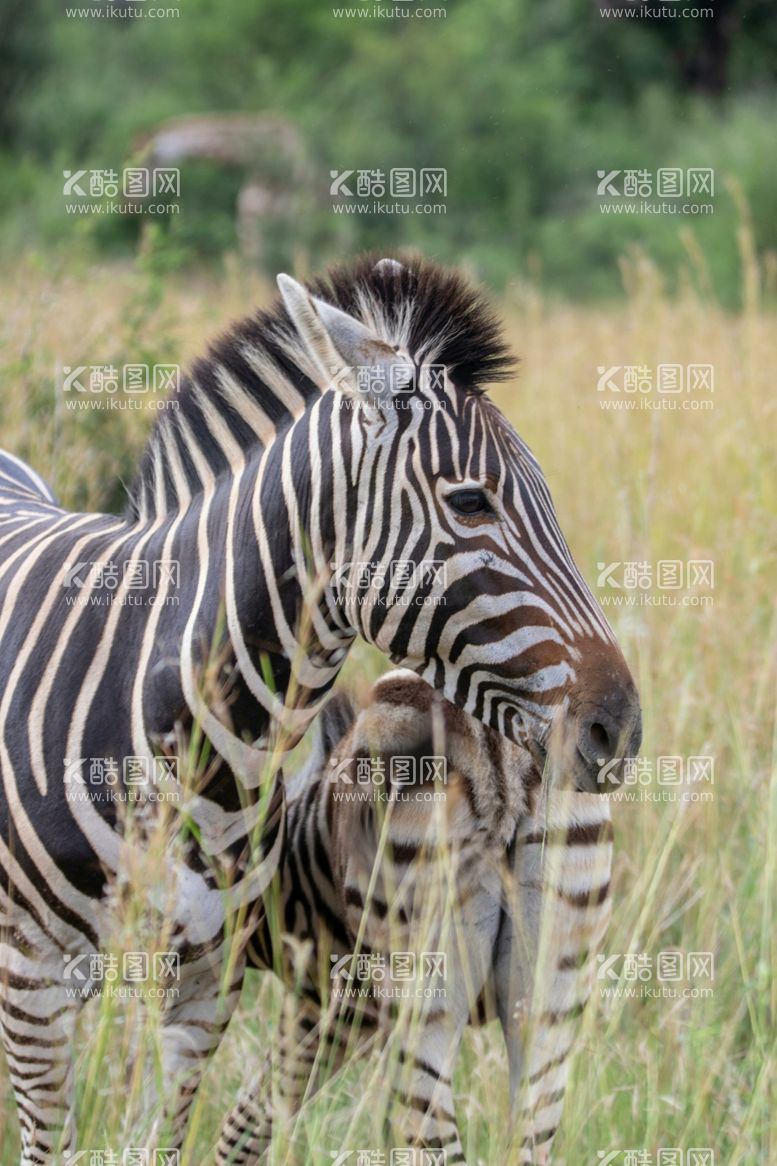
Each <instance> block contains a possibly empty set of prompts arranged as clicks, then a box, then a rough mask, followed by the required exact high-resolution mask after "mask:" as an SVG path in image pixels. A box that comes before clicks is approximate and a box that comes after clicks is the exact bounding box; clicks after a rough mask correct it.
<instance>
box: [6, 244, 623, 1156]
mask: <svg viewBox="0 0 777 1166" xmlns="http://www.w3.org/2000/svg"><path fill="white" fill-rule="evenodd" d="M280 284H281V290H282V293H283V296H282V299H283V302H282V303H280V302H279V303H277V304H276V305H275V306H274V307H273V308H272V309H271V310H270V311H269V312H266V313H260V314H259V315H257V316H255V317H254V318H253V319H251V320H249V321H246V322H244V323H243V324H240V325H238V326H237V327H236V328H235V329H234V330H233V331H232V332H231V333H230V334H229V335H228V336H227V337H226V338H225V339H224V340H222V341H221V342H220V343H219V344H217V345H216V346H215V347H214V348H213V349H212V351H211V352H210V354H209V356H208V357H207V358H206V359H204V360H202V361H200V362H198V363H197V364H195V366H194V368H193V371H192V374H191V376H190V377H188V378H187V379H185V380H184V381H183V383H182V385H181V387H180V388H179V390H178V391H177V392H176V394H175V395H174V397H173V399H172V400H171V402H170V406H171V407H170V409H169V410H168V411H167V412H166V413H165V414H164V415H163V416H162V419H161V420H160V421H159V423H158V424H157V426H156V428H155V430H154V432H153V433H152V435H151V438H150V440H149V443H148V447H147V450H146V453H145V455H144V459H143V463H142V466H141V470H140V473H139V477H138V480H137V482H136V483H135V485H134V487H133V489H132V492H131V500H130V505H129V507H128V509H127V512H126V514H124V515H123V516H120V517H116V516H111V515H100V514H73V513H69V512H67V511H65V510H63V509H62V508H61V507H59V506H58V505H57V504H56V503H55V502H54V500H53V497H52V495H51V494H50V492H49V491H48V489H47V488H46V487H45V486H43V485H42V484H41V483H40V482H39V481H38V480H37V476H36V475H35V474H34V473H33V471H31V470H28V469H27V468H26V467H24V466H23V465H20V463H19V462H18V460H17V459H15V458H13V457H11V456H7V457H4V458H3V460H2V462H1V463H0V472H1V476H0V777H1V778H2V799H1V802H0V824H1V826H2V829H0V875H1V878H2V887H3V894H4V927H3V932H2V936H0V941H1V942H2V947H1V948H0V969H2V983H3V992H4V1013H3V1018H4V1033H5V1046H6V1050H7V1052H8V1056H9V1061H10V1064H11V1068H12V1076H13V1082H14V1088H15V1092H16V1097H17V1102H18V1104H19V1110H20V1114H21V1116H22V1132H23V1162H24V1163H27V1164H30V1163H43V1162H47V1161H49V1160H50V1158H51V1154H52V1152H53V1147H54V1146H56V1145H57V1144H61V1146H62V1148H71V1147H72V1146H73V1144H74V1135H73V1133H72V1122H71V1119H70V1111H71V1102H72V1090H71V1081H70V1079H69V1076H68V1073H67V1071H66V1065H67V1064H69V1061H68V1056H69V1053H68V1051H67V1050H68V1048H69V1044H68V1042H69V1039H70V1033H71V1030H72V1022H73V1017H74V1014H75V1012H76V1010H77V1008H78V1001H73V1000H72V999H71V998H70V997H68V996H67V994H66V985H65V984H64V983H63V980H62V967H63V963H64V959H63V957H64V956H65V955H67V956H69V957H71V958H72V957H76V956H78V955H80V954H88V953H93V952H98V951H100V950H102V949H103V947H105V945H106V944H108V942H109V937H110V935H111V933H112V929H115V925H116V910H115V909H114V907H113V904H114V901H115V899H116V896H111V894H110V891H111V889H112V888H113V887H114V886H115V884H116V878H117V874H118V873H119V872H121V871H126V869H127V868H128V867H129V866H130V865H131V864H130V863H129V862H128V860H129V859H130V858H131V859H132V861H133V863H135V864H137V855H138V853H141V854H145V853H147V852H148V853H150V852H151V848H150V844H149V841H148V840H149V838H150V837H151V836H152V834H153V833H154V831H156V830H159V829H164V830H168V831H169V834H170V838H169V843H168V846H167V849H166V853H167V856H168V857H167V862H166V865H165V869H164V870H163V871H160V872H159V873H158V876H157V877H158V878H159V881H160V885H163V886H164V887H165V889H166V891H168V892H169V902H168V903H166V907H165V916H166V918H167V920H168V922H169V923H170V927H171V930H172V934H173V935H174V937H175V945H176V947H177V949H178V950H179V951H180V953H181V960H182V973H181V975H182V983H181V985H180V996H179V998H178V1000H177V1002H176V1003H175V1005H172V1006H171V1007H170V1008H169V1010H168V1012H167V1014H166V1017H165V1019H166V1023H165V1025H164V1031H163V1036H162V1042H163V1048H162V1063H163V1067H164V1072H165V1080H166V1081H168V1082H170V1083H171V1088H170V1095H169V1097H168V1098H166V1100H165V1108H164V1113H163V1115H162V1116H161V1117H160V1122H162V1123H163V1124H165V1123H166V1125H167V1126H168V1127H169V1126H170V1125H172V1133H171V1135H170V1138H169V1141H170V1144H174V1143H175V1141H176V1140H180V1138H181V1136H182V1131H183V1128H184V1123H185V1119H186V1116H187V1112H188V1107H189V1102H190V1099H191V1095H192V1093H193V1091H194V1089H195V1087H196V1084H197V1081H198V1080H199V1076H200V1074H201V1071H202V1067H203V1063H204V1060H205V1058H206V1057H207V1055H208V1054H209V1053H210V1052H211V1051H212V1050H213V1049H214V1048H215V1047H216V1045H217V1044H218V1041H219V1039H220V1035H221V1032H222V1030H223V1027H224V1025H225V1024H226V1022H227V1020H228V1018H229V1015H230V1013H231V1011H232V1009H233V1008H234V1004H235V1002H236V1000H237V996H238V992H239V988H240V983H241V978H242V968H243V957H242V955H238V958H237V959H236V960H235V961H234V962H233V963H231V964H230V965H229V966H230V967H232V968H233V975H232V982H231V984H230V985H229V986H228V990H227V992H226V993H221V994H220V993H219V977H220V974H221V970H222V968H223V966H224V962H225V957H226V945H227V940H226V938H225V936H226V935H227V933H228V932H229V929H230V921H231V920H232V919H233V917H234V915H235V912H236V911H237V910H238V909H241V908H243V909H245V910H247V911H248V918H249V922H250V921H251V919H252V913H258V912H259V909H260V908H259V901H260V896H261V893H262V891H263V890H264V888H265V887H266V885H267V883H268V881H269V879H270V878H271V877H272V874H273V871H274V870H275V868H276V866H277V862H278V858H279V854H280V847H281V842H282V832H283V791H282V787H281V785H280V784H279V782H278V781H277V779H276V774H277V771H278V768H279V766H280V764H281V762H282V759H283V757H284V756H285V754H286V752H287V751H288V749H290V748H291V747H292V746H293V745H294V744H295V742H296V741H297V740H299V738H300V737H301V735H302V734H303V733H304V731H305V729H306V727H307V726H308V725H309V724H310V722H311V720H312V719H313V718H314V717H315V716H316V714H317V713H318V712H319V710H320V709H321V708H322V707H323V705H324V703H325V701H326V699H327V697H328V693H329V690H330V688H331V686H332V684H333V683H334V680H335V678H336V676H337V674H338V672H339V670H340V668H341V666H342V663H343V661H344V659H345V656H346V654H347V652H348V650H349V648H350V646H351V644H352V643H353V641H354V639H355V638H356V636H357V635H360V634H361V635H362V636H364V637H365V638H366V639H367V640H368V641H369V642H370V643H372V644H374V645H376V646H377V647H378V648H380V649H382V650H383V651H384V652H385V653H386V655H387V656H389V657H390V658H391V659H392V660H393V661H395V662H396V663H398V664H401V665H404V666H406V667H410V668H412V669H413V670H414V671H416V672H418V673H421V674H422V675H423V676H424V677H425V678H426V679H427V680H428V681H429V682H430V683H431V684H432V685H433V686H434V687H436V688H439V689H440V690H441V691H443V692H444V694H445V695H446V696H447V697H449V698H450V699H451V700H453V701H454V703H456V704H457V705H459V706H460V707H461V708H463V709H465V710H466V711H468V712H471V713H473V714H474V715H475V716H476V717H478V718H479V719H481V720H483V721H485V722H487V723H488V724H490V725H491V726H492V727H493V728H494V729H496V730H497V731H499V732H502V733H504V734H506V735H507V736H509V737H512V738H513V739H514V740H516V741H518V742H522V743H524V744H525V745H526V746H527V747H528V748H530V749H532V750H534V751H535V753H536V755H537V756H538V757H539V758H540V759H542V758H544V757H545V755H546V754H548V753H549V756H550V758H551V760H553V763H554V764H557V765H563V767H564V771H565V772H569V773H573V774H574V779H575V781H576V782H577V783H578V784H579V785H580V786H581V787H585V788H588V787H590V785H591V783H592V782H593V780H594V778H593V775H594V774H595V771H596V768H597V764H598V763H597V758H598V757H599V755H600V754H602V753H603V754H604V755H605V756H608V757H609V756H615V755H617V754H618V753H619V752H620V751H621V750H622V746H623V744H624V742H627V741H628V740H629V738H633V737H634V735H635V734H637V733H638V716H639V714H638V707H637V702H636V694H635V691H634V686H633V683H632V681H631V678H630V676H629V673H628V669H627V668H626V665H625V662H624V661H623V658H622V656H621V654H620V652H619V650H618V648H617V645H616V644H615V642H614V640H613V638H612V635H611V633H610V631H609V628H608V627H607V624H606V622H605V621H604V619H603V616H602V614H601V612H600V611H599V609H598V607H597V605H596V603H595V602H594V600H593V599H592V597H591V595H590V593H589V592H588V590H587V588H586V587H585V584H584V583H583V581H582V579H581V577H580V575H579V574H578V572H577V570H576V568H575V566H574V564H573V563H572V560H571V558H570V555H569V551H568V549H567V547H566V544H565V542H564V540H563V537H562V535H561V533H560V531H559V528H558V525H557V522H556V519H555V516H554V513H553V509H552V505H551V503H550V499H549V496H548V493H547V489H546V487H545V485H544V483H543V481H542V478H541V475H540V472H539V469H538V467H537V464H536V462H535V461H534V459H533V458H532V457H531V455H530V454H529V452H528V450H527V449H526V447H525V446H524V445H523V443H522V442H521V441H520V439H519V438H518V437H517V435H516V434H515V433H514V431H513V430H512V429H511V427H510V426H509V425H508V424H507V422H506V421H505V420H504V418H503V417H502V416H501V414H499V412H498V411H497V410H496V408H495V407H494V406H493V405H492V404H491V403H490V402H489V401H488V400H487V398H486V397H485V396H484V395H483V394H482V393H481V391H480V385H481V383H482V382H483V381H484V380H486V379H489V378H492V377H494V376H498V375H500V374H502V373H504V371H505V368H506V365H507V357H506V353H505V349H504V347H503V345H502V342H501V340H500V339H499V335H498V329H497V326H496V323H495V321H494V319H493V317H492V316H491V315H490V314H489V312H488V310H487V309H486V308H485V307H484V305H483V303H482V301H481V299H480V297H479V296H478V295H477V294H476V293H474V292H473V291H472V290H471V289H469V288H467V287H466V286H465V285H464V284H463V283H462V281H461V280H460V279H459V277H457V276H456V275H454V274H451V273H446V272H444V271H441V270H440V269H439V268H437V267H434V266H432V265H430V264H425V263H423V262H414V263H410V264H408V265H407V266H400V265H399V264H397V263H395V262H393V261H385V262H382V263H378V264H375V262H374V261H373V260H367V261H361V262H358V263H356V264H353V265H351V266H350V267H347V268H343V269H340V270H338V271H336V272H334V273H333V274H332V276H331V277H330V278H329V279H328V280H326V281H321V282H319V283H318V284H316V285H315V286H314V288H313V293H311V292H310V291H308V290H306V289H304V288H303V287H302V286H301V285H299V284H297V283H296V282H295V281H294V280H291V279H289V278H288V277H282V278H281V279H280ZM431 364H435V365H442V366H444V368H445V376H444V378H443V380H442V382H441V383H440V382H439V381H438V380H437V379H435V378H433V377H432V375H431V369H430V365H431ZM364 365H368V366H374V365H378V366H381V367H384V368H387V367H388V366H389V365H391V366H396V365H399V366H400V368H401V370H404V374H406V375H407V377H409V378H411V379H412V388H411V391H410V392H409V393H407V394H406V395H405V396H404V397H403V401H404V403H405V404H406V405H408V406H409V407H406V408H399V406H398V402H397V401H394V400H393V398H392V407H390V408H386V407H385V404H386V402H385V400H383V399H381V400H378V398H377V395H376V394H375V393H361V392H360V391H359V390H358V388H357V387H356V385H355V384H354V369H355V368H356V367H358V366H364ZM335 386H336V387H335ZM394 406H396V407H394ZM427 406H431V407H427ZM462 492H463V495H464V497H465V500H466V499H468V501H467V502H466V507H465V510H466V512H465V513H462V512H461V505H462V502H461V499H462ZM473 496H474V498H475V512H474V513H473V512H472V510H471V506H470V504H471V502H472V498H473ZM481 502H482V506H481ZM397 559H405V560H409V561H410V562H411V563H413V564H419V563H422V562H425V561H429V560H433V561H435V562H442V563H444V565H445V568H446V570H445V578H444V579H443V580H442V581H440V580H439V579H436V580H435V579H431V578H422V579H421V580H420V581H418V582H416V584H415V585H414V587H413V588H412V589H411V591H410V597H411V599H416V598H417V599H418V600H419V601H425V602H418V603H410V604H408V605H406V606H400V604H399V603H398V602H397V598H398V596H397V593H396V588H395V586H394V584H393V583H392V581H391V574H390V565H391V563H392V562H393V561H395V560H397ZM82 562H83V563H87V564H91V567H92V569H94V568H95V567H98V568H101V569H103V578H102V579H100V578H98V577H96V576H94V575H89V574H87V575H86V576H84V577H80V576H78V575H77V573H76V577H75V578H74V577H72V575H71V574H69V573H68V568H69V567H73V566H74V565H77V564H80V563H82ZM172 562H177V563H179V564H180V581H179V583H178V584H177V585H175V584H174V583H173V582H171V580H170V578H169V577H168V576H166V575H165V574H164V573H162V574H161V575H160V577H159V578H158V579H151V580H149V581H147V582H146V583H145V584H143V585H142V586H141V588H140V589H139V590H134V591H133V592H132V594H130V592H131V591H132V587H131V583H130V582H129V580H131V579H133V578H134V579H136V578H137V573H138V571H140V570H142V568H143V565H144V564H146V565H148V564H161V565H169V564H170V563H172ZM353 562H358V563H370V564H373V565H375V566H377V567H378V568H380V570H379V571H378V572H377V573H376V575H375V578H374V580H373V582H372V584H371V586H370V588H369V591H368V593H367V595H366V598H365V597H363V596H362V597H360V600H359V601H358V602H357V599H356V598H355V597H354V595H353V594H352V593H351V592H346V593H344V592H343V589H342V587H341V585H340V581H341V579H342V573H343V571H344V570H346V569H347V564H348V563H353ZM107 572H113V573H114V575H113V578H114V580H117V581H116V582H115V585H112V584H111V583H110V582H106V581H105V576H106V574H107ZM79 580H80V582H79ZM378 580H382V581H380V582H379V581H378ZM130 599H132V600H133V602H132V603H130V602H129V600H130ZM627 751H629V752H633V751H634V750H633V748H631V749H629V750H627ZM160 754H175V755H178V756H179V757H181V758H185V759H186V764H185V765H184V767H183V773H182V778H183V783H182V784H183V790H182V792H181V801H180V803H179V804H178V805H177V806H176V812H175V813H173V814H172V815H168V816H165V815H161V814H160V813H159V812H157V810H158V808H157V807H156V806H155V805H154V804H151V803H150V802H149V803H147V804H145V805H144V810H143V814H142V815H140V816H138V815H135V816H134V817H133V830H132V832H131V834H128V832H127V829H126V821H125V818H126V814H125V812H124V810H123V808H122V803H120V802H117V799H116V798H115V797H106V796H105V794H104V792H103V791H102V790H101V789H100V788H98V787H97V786H96V784H95V782H94V781H93V779H92V777H91V774H90V770H89V765H90V759H94V758H101V759H105V758H108V759H111V761H112V762H113V763H115V764H117V765H118V766H119V768H121V766H122V764H123V761H124V759H126V758H128V757H130V758H133V757H134V758H141V759H144V760H145V761H146V762H147V763H148V764H152V763H153V761H154V758H155V757H157V756H158V755H160ZM66 776H67V777H69V778H70V779H72V778H73V777H76V778H79V777H80V778H81V779H82V780H83V785H82V786H81V787H79V788H80V789H81V791H82V793H84V795H85V796H82V797H79V798H72V797H69V796H68V794H69V792H70V789H69V787H68V784H67V781H66ZM121 788H123V787H121ZM136 818H137V821H136V820H135V819H136ZM130 837H131V842H130V841H128V839H129V838H130ZM149 909H150V914H151V915H152V917H153V915H154V912H153V910H151V904H150V903H149ZM217 1001H218V1002H219V1003H218V1006H217ZM203 1014H207V1016H208V1019H207V1021H204V1020H203ZM30 1058H32V1059H33V1060H34V1062H35V1065H36V1066H38V1068H36V1069H35V1070H32V1071H31V1070H30V1068H29V1063H28V1062H29V1060H30ZM60 1130H64V1133H63V1134H60Z"/></svg>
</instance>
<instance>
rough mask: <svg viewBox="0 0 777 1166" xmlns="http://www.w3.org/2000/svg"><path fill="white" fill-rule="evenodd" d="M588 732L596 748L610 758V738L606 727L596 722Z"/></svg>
mask: <svg viewBox="0 0 777 1166" xmlns="http://www.w3.org/2000/svg"><path fill="white" fill-rule="evenodd" d="M588 732H589V734H590V737H591V740H592V742H593V744H594V748H595V749H598V750H599V752H600V753H602V754H604V756H609V754H610V738H609V736H608V734H607V730H606V729H605V727H604V725H601V724H599V722H598V721H594V723H593V724H592V725H591V727H590V728H589V730H588Z"/></svg>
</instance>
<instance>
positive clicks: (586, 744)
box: [577, 709, 619, 765]
mask: <svg viewBox="0 0 777 1166" xmlns="http://www.w3.org/2000/svg"><path fill="white" fill-rule="evenodd" d="M618 740H619V726H618V725H617V724H616V722H615V721H614V720H613V719H612V718H611V717H609V716H607V714H605V713H604V712H603V711H602V710H601V709H597V710H596V712H595V713H592V714H591V715H590V716H587V717H584V718H583V720H582V721H581V724H580V728H579V732H578V741H577V747H578V749H579V750H580V753H581V755H582V757H583V760H584V761H586V762H588V764H589V765H602V764H603V763H604V762H605V761H610V760H611V759H612V758H613V757H614V756H615V754H616V752H617V750H618Z"/></svg>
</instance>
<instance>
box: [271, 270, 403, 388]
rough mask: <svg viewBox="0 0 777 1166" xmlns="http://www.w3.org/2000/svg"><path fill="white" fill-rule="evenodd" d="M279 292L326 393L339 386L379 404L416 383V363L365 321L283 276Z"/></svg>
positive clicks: (320, 385)
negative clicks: (326, 301) (380, 337)
mask: <svg viewBox="0 0 777 1166" xmlns="http://www.w3.org/2000/svg"><path fill="white" fill-rule="evenodd" d="M278 288H279V289H280V293H281V296H282V297H283V302H284V304H285V305H286V311H287V312H288V313H289V315H290V316H291V319H292V321H293V323H294V326H295V327H296V329H297V332H298V333H299V336H300V339H301V340H302V342H303V345H304V347H305V353H306V355H307V357H308V359H309V360H310V361H311V362H312V364H313V366H314V368H315V370H316V373H317V377H316V380H317V383H318V385H319V387H320V388H321V389H322V390H325V389H328V388H330V387H334V388H337V389H340V390H343V391H345V392H347V393H352V394H353V395H355V396H358V397H359V398H360V399H362V400H365V401H372V403H373V404H379V400H378V398H379V397H382V398H383V399H385V397H387V396H390V395H391V393H392V392H395V391H397V390H402V389H405V388H406V387H407V385H408V384H409V383H410V382H411V381H412V378H413V373H414V368H413V365H412V363H411V362H410V361H409V360H408V359H407V358H406V357H402V356H400V355H399V354H398V353H397V352H396V350H395V349H394V348H392V347H391V345H390V344H387V343H386V342H385V341H384V340H381V339H379V337H378V336H376V335H375V333H374V332H372V331H370V329H369V328H367V327H366V326H365V325H364V324H362V323H361V321H360V320H356V319H354V317H353V316H349V315H348V313H347V312H343V311H341V310H340V308H335V307H334V306H333V305H332V304H327V303H325V302H324V300H320V299H318V298H317V297H316V296H312V295H311V294H310V292H309V291H307V289H306V288H304V287H303V286H302V284H300V283H297V281H296V280H295V279H292V278H291V276H288V275H279V276H278ZM386 389H388V392H386V391H385V390H386Z"/></svg>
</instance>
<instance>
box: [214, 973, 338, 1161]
mask: <svg viewBox="0 0 777 1166" xmlns="http://www.w3.org/2000/svg"><path fill="white" fill-rule="evenodd" d="M324 1039H325V1040H326V1038H324ZM321 1048H322V1033H321V1012H320V1008H319V1006H318V1004H317V1003H316V1002H315V1001H313V1000H309V999H301V1000H300V999H298V998H296V997H294V996H293V995H292V994H291V993H289V994H288V995H287V997H286V999H285V1000H284V1002H283V1007H282V1010H281V1018H280V1024H279V1028H278V1038H277V1048H276V1050H275V1051H274V1052H269V1053H268V1054H267V1056H266V1057H265V1059H264V1062H263V1064H262V1067H261V1069H260V1070H259V1072H258V1073H257V1074H256V1076H255V1077H253V1078H252V1079H251V1081H250V1082H249V1083H248V1084H247V1085H246V1086H245V1087H244V1088H243V1089H242V1090H241V1093H240V1096H239V1097H238V1100H237V1102H236V1103H235V1105H234V1107H233V1108H232V1110H231V1112H230V1113H229V1114H228V1115H227V1118H226V1119H225V1121H224V1124H223V1125H222V1127H221V1136H220V1137H219V1142H218V1147H217V1149H216V1164H217V1166H255V1164H256V1163H258V1162H261V1161H262V1159H263V1157H264V1155H265V1154H266V1153H267V1151H268V1150H269V1147H270V1145H271V1143H272V1136H273V1124H274V1122H280V1123H282V1124H283V1125H284V1126H285V1127H286V1128H289V1126H290V1123H291V1120H292V1119H293V1118H294V1116H295V1115H296V1114H297V1113H298V1112H299V1110H300V1107H301V1105H302V1102H303V1100H306V1099H307V1098H308V1097H311V1096H312V1095H313V1094H314V1093H315V1092H316V1090H317V1089H319V1088H320V1087H321V1085H322V1084H323V1082H324V1080H325V1079H326V1078H327V1077H328V1076H330V1075H332V1072H336V1071H337V1069H339V1067H340V1064H341V1061H342V1050H341V1048H340V1046H339V1043H338V1044H337V1045H336V1047H335V1048H334V1057H335V1064H334V1067H332V1066H331V1065H329V1064H327V1063H326V1061H327V1059H328V1058H327V1057H326V1056H324V1063H323V1064H322V1066H321V1069H322V1071H321V1072H318V1073H315V1074H314V1071H313V1070H314V1067H315V1061H316V1057H317V1056H318V1054H319V1050H321Z"/></svg>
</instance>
